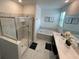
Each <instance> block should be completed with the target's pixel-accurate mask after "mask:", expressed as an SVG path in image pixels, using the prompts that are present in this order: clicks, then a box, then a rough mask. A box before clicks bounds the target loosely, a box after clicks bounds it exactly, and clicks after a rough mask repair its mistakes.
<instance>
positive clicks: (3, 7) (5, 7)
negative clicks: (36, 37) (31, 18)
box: [0, 0, 23, 14]
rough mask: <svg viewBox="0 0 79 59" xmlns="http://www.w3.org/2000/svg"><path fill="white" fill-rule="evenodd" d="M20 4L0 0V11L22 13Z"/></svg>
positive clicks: (8, 0)
mask: <svg viewBox="0 0 79 59" xmlns="http://www.w3.org/2000/svg"><path fill="white" fill-rule="evenodd" d="M22 9H23V8H22V6H21V5H20V4H18V3H16V2H14V1H11V0H0V12H4V13H8V14H22Z"/></svg>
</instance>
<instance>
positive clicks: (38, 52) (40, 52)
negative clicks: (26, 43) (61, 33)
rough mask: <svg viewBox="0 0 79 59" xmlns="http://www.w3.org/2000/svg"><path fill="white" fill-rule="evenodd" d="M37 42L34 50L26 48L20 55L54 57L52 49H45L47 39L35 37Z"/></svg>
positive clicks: (24, 58)
mask: <svg viewBox="0 0 79 59" xmlns="http://www.w3.org/2000/svg"><path fill="white" fill-rule="evenodd" d="M35 42H36V43H38V45H37V47H36V49H35V50H33V49H30V48H28V49H27V51H26V52H25V53H24V55H23V56H22V59H56V57H55V55H54V54H53V52H52V51H49V50H46V49H45V44H46V42H48V41H45V40H42V39H37V41H35Z"/></svg>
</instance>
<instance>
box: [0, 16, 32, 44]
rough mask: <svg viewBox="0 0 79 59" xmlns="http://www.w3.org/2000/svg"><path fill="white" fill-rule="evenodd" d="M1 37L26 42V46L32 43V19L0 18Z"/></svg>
mask: <svg viewBox="0 0 79 59" xmlns="http://www.w3.org/2000/svg"><path fill="white" fill-rule="evenodd" d="M0 29H1V33H0V34H1V36H5V37H8V38H11V39H12V40H16V41H17V40H19V41H21V40H26V41H27V42H28V44H29V45H30V43H31V42H32V41H33V40H32V39H33V17H30V16H28V17H10V16H0Z"/></svg>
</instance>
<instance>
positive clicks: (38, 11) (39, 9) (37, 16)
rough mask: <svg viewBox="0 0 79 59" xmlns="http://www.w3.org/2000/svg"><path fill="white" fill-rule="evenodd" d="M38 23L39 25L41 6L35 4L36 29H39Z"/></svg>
mask: <svg viewBox="0 0 79 59" xmlns="http://www.w3.org/2000/svg"><path fill="white" fill-rule="evenodd" d="M40 25H41V8H40V6H39V5H36V16H35V27H36V31H38V30H39V28H40Z"/></svg>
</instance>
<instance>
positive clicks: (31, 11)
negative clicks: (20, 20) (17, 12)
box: [23, 4, 35, 16]
mask: <svg viewBox="0 0 79 59" xmlns="http://www.w3.org/2000/svg"><path fill="white" fill-rule="evenodd" d="M23 14H24V15H30V16H35V5H31V4H30V5H29V4H28V5H24V8H23Z"/></svg>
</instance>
